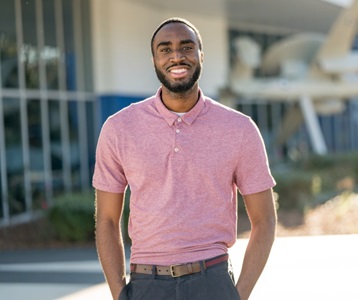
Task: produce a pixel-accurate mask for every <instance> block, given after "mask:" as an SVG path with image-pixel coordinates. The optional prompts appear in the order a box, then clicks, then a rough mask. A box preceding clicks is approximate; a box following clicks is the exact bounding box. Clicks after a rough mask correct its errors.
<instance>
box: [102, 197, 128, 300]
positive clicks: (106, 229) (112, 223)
mask: <svg viewBox="0 0 358 300" xmlns="http://www.w3.org/2000/svg"><path fill="white" fill-rule="evenodd" d="M123 197H124V194H123V193H120V194H119V193H109V192H103V191H99V190H96V246H97V252H98V256H99V259H100V262H101V265H102V269H103V272H104V275H105V277H106V280H107V283H108V285H109V288H110V290H111V293H112V296H113V299H118V296H119V294H120V292H121V290H122V288H123V287H124V286H125V284H126V280H125V278H126V267H125V255H124V246H123V238H122V232H121V224H120V219H121V216H122V210H123Z"/></svg>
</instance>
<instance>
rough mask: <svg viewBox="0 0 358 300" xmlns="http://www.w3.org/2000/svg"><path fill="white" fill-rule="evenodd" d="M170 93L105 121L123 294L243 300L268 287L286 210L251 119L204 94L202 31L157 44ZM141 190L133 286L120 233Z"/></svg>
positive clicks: (106, 194)
mask: <svg viewBox="0 0 358 300" xmlns="http://www.w3.org/2000/svg"><path fill="white" fill-rule="evenodd" d="M151 49H152V55H153V64H154V68H155V72H156V74H157V77H158V79H159V80H160V82H161V84H162V86H161V88H160V89H159V90H158V92H157V93H156V95H155V96H153V97H151V98H148V99H146V100H144V101H142V102H139V103H136V104H132V105H131V106H129V107H127V108H125V109H123V110H121V111H119V112H118V113H116V114H115V115H113V116H111V117H110V118H108V120H107V121H106V123H105V124H104V125H103V128H102V131H101V134H100V138H99V141H98V146H97V153H96V167H95V174H94V178H93V185H94V187H95V188H96V236H97V239H96V240H97V249H98V254H99V258H100V261H101V264H102V268H103V271H104V274H105V276H106V279H107V282H108V284H109V287H110V289H111V293H112V295H113V299H133V300H137V299H138V300H139V299H140V300H146V299H148V300H149V299H150V300H161V299H163V300H164V299H165V300H170V299H173V300H174V299H189V300H199V299H205V300H210V299H216V300H217V299H229V300H230V299H241V300H245V299H248V298H249V295H250V293H251V291H252V289H253V287H254V285H255V283H256V281H257V280H258V278H259V276H260V274H261V272H262V270H263V268H264V265H265V263H266V261H267V258H268V256H269V252H270V249H271V246H272V243H273V240H274V235H275V226H276V214H275V208H274V201H273V196H272V187H273V186H274V184H275V182H274V179H273V178H272V176H271V174H270V171H269V167H268V162H267V156H266V153H265V148H264V145H263V142H262V139H261V136H260V134H259V132H258V130H257V127H256V126H255V125H254V123H253V122H252V121H251V119H250V118H249V117H247V116H245V115H243V114H241V113H239V112H237V111H234V110H231V109H229V108H227V107H225V106H223V105H220V104H218V103H217V102H215V101H213V100H211V99H210V98H207V97H205V96H204V94H203V92H202V91H201V90H200V88H199V86H198V80H199V77H200V74H201V69H202V63H203V58H204V54H203V51H202V40H201V37H200V34H199V32H198V30H197V29H196V28H195V27H194V26H193V25H192V24H191V23H189V22H188V21H186V20H184V19H178V18H174V19H169V20H166V21H164V22H163V23H162V24H161V25H159V27H158V28H157V30H156V31H155V32H154V34H153V36H152V40H151ZM127 185H129V186H130V189H131V200H130V221H129V233H130V237H131V239H132V248H131V259H130V261H131V280H130V282H129V283H128V284H127V285H126V282H125V274H126V272H125V258H124V257H125V256H124V248H123V241H122V235H121V229H120V225H119V224H120V218H121V213H122V207H123V194H124V192H125V189H126V187H127ZM237 189H238V190H239V191H240V193H241V194H242V195H243V196H244V200H245V205H246V208H247V212H248V215H249V217H250V221H251V224H252V232H251V237H250V242H249V244H248V247H247V250H246V254H245V258H244V262H243V266H242V270H241V274H240V277H239V279H238V282H237V284H236V286H235V285H234V282H233V280H232V279H231V277H230V276H229V270H228V261H227V259H228V258H227V252H228V248H229V247H231V246H232V245H233V244H234V243H235V240H236V222H237V216H236V211H237V204H236V203H237V200H236V191H237Z"/></svg>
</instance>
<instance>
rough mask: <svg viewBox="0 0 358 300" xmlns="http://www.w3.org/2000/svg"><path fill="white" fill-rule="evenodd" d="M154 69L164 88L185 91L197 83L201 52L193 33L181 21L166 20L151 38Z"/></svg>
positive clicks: (175, 91)
mask: <svg viewBox="0 0 358 300" xmlns="http://www.w3.org/2000/svg"><path fill="white" fill-rule="evenodd" d="M153 52H154V55H153V63H154V68H155V72H156V74H157V77H158V79H159V81H160V82H161V83H162V85H163V86H164V88H166V89H168V90H169V91H171V92H173V93H184V92H187V91H189V90H190V89H192V88H193V87H194V85H195V84H197V82H198V80H199V78H200V74H201V69H202V62H203V53H202V51H201V50H200V49H199V42H198V39H197V36H196V35H195V32H194V31H193V30H192V29H191V28H190V27H188V26H186V25H185V24H182V23H177V22H176V23H169V24H167V25H165V26H164V27H163V28H161V29H160V30H159V31H158V33H157V35H156V36H155V38H154V41H153Z"/></svg>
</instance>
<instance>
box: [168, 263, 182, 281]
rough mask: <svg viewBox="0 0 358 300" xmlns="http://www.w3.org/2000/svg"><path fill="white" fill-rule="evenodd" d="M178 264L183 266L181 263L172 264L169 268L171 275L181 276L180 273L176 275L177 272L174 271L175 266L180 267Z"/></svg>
mask: <svg viewBox="0 0 358 300" xmlns="http://www.w3.org/2000/svg"><path fill="white" fill-rule="evenodd" d="M178 266H181V264H178V265H170V267H169V269H170V275H172V277H174V278H176V277H180V275H175V272H174V268H175V267H178Z"/></svg>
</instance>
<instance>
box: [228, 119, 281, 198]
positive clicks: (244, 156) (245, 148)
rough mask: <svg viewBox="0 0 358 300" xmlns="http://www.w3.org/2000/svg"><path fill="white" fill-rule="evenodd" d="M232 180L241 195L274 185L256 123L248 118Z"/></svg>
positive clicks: (263, 189) (257, 191) (260, 190)
mask: <svg viewBox="0 0 358 300" xmlns="http://www.w3.org/2000/svg"><path fill="white" fill-rule="evenodd" d="M234 180H235V183H236V186H237V188H238V190H239V192H240V193H241V194H242V195H249V194H255V193H259V192H262V191H265V190H267V189H269V188H272V187H273V186H275V184H276V182H275V180H274V178H273V177H272V175H271V172H270V168H269V162H268V157H267V154H266V148H265V144H264V141H263V139H262V136H261V134H260V132H259V129H258V128H257V126H256V124H255V123H254V122H253V121H252V120H251V119H249V122H248V123H247V124H246V127H245V130H244V134H243V136H242V140H241V143H240V147H239V162H238V164H237V166H236V169H235V176H234Z"/></svg>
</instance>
